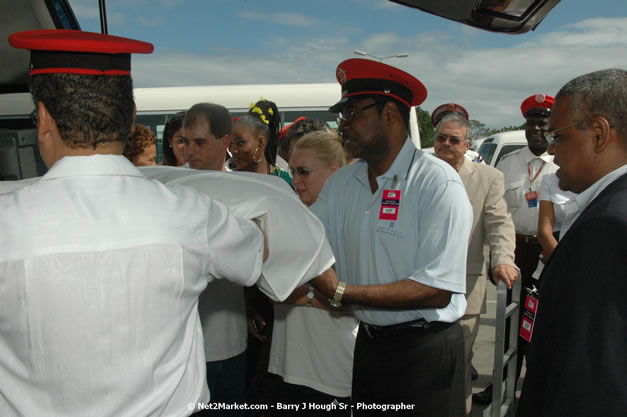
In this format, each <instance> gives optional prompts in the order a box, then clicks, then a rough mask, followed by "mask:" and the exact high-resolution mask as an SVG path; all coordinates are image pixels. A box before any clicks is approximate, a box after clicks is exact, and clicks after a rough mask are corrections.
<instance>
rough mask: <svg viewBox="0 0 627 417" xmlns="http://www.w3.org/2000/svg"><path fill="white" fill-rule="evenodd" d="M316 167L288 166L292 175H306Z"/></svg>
mask: <svg viewBox="0 0 627 417" xmlns="http://www.w3.org/2000/svg"><path fill="white" fill-rule="evenodd" d="M316 169H318V168H308V167H296V168H292V167H290V174H292V177H293V176H294V175H300V176H301V177H306V176H308V175H309V173H310V172H311V171H315V170H316Z"/></svg>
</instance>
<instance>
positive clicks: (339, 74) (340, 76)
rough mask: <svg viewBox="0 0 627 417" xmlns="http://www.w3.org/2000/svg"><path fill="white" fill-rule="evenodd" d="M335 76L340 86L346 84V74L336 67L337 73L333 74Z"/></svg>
mask: <svg viewBox="0 0 627 417" xmlns="http://www.w3.org/2000/svg"><path fill="white" fill-rule="evenodd" d="M335 75H336V77H337V80H338V81H339V82H340V84H344V83H345V82H346V73H345V72H344V69H343V68H339V67H338V69H337V71H336V72H335Z"/></svg>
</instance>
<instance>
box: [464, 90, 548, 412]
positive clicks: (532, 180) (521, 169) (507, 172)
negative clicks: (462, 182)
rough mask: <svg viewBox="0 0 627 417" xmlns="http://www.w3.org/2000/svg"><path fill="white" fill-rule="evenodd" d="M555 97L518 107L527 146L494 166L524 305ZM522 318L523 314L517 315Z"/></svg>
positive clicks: (482, 399)
mask: <svg viewBox="0 0 627 417" xmlns="http://www.w3.org/2000/svg"><path fill="white" fill-rule="evenodd" d="M554 102H555V99H554V98H553V97H551V96H548V95H545V94H535V95H532V96H530V97H527V98H526V99H525V100H524V101H523V102H522V104H521V106H520V110H521V112H522V115H523V117H524V118H525V121H526V124H525V136H526V138H527V146H525V147H523V148H520V149H517V150H515V151H514V152H511V153H509V154H507V155H505V156H504V157H503V158H502V159H501V160H500V161H499V163H498V165H497V166H496V167H497V168H498V169H499V170H501V171H502V172H503V175H504V176H505V200H506V201H507V209H508V211H509V212H510V213H511V214H512V220H513V221H514V226H515V228H516V251H515V263H516V265H517V266H518V268H520V275H521V278H522V282H521V283H522V286H521V288H522V289H521V292H520V306H521V308H522V306H524V301H525V297H526V295H527V291H526V290H525V288H529V289H532V288H533V287H534V285H535V286H536V287H538V285H537V282H536V281H535V279H534V278H532V276H531V275H532V274H533V272H534V271H535V269H536V266H537V265H538V259H539V256H540V253H541V252H542V247H541V246H540V243H538V238H537V234H538V211H539V206H538V205H539V200H538V194H539V192H540V185H541V184H542V177H543V176H545V175H547V174H552V173H554V172H555V171H557V169H558V166H557V165H555V164H554V163H553V156H552V155H549V154H548V153H547V149H548V146H549V145H548V143H547V141H546V139H545V137H544V134H545V133H547V132H548V130H549V117H550V116H551V109H552V107H553V103H554ZM520 319H522V314H521V315H520ZM526 345H527V342H526V341H525V340H524V339H523V338H522V337H520V336H519V337H518V348H517V354H518V356H517V364H516V379H518V377H519V376H520V372H521V369H522V361H523V357H524V354H525V347H526ZM473 400H474V401H475V402H477V403H489V402H491V401H492V386H491V385H490V386H488V387H487V388H486V389H485V390H484V391H482V392H480V393H478V394H475V395H474V396H473Z"/></svg>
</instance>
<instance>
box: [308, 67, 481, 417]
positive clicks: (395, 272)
mask: <svg viewBox="0 0 627 417" xmlns="http://www.w3.org/2000/svg"><path fill="white" fill-rule="evenodd" d="M337 78H338V81H339V82H340V84H341V85H342V99H341V100H340V101H339V102H338V103H337V104H336V105H334V106H333V107H331V109H330V111H332V112H339V113H340V118H339V119H338V120H339V131H340V134H341V135H342V140H343V143H344V146H346V147H347V148H348V150H349V151H350V153H351V154H352V155H354V156H355V157H358V158H361V160H360V161H358V162H356V163H355V164H353V165H350V166H348V167H345V168H343V169H341V170H340V171H338V172H337V173H335V174H334V175H333V176H331V177H330V178H329V179H328V180H327V182H326V184H325V186H324V188H323V190H322V192H321V194H320V195H319V196H318V200H317V202H316V203H315V204H314V206H312V211H313V212H314V213H315V214H316V215H317V216H318V217H319V218H320V219H321V220H322V222H323V223H324V225H325V229H326V232H327V236H328V239H329V242H330V243H331V246H332V248H333V251H334V253H335V257H336V264H335V268H336V271H337V274H338V277H339V279H340V283H339V285H338V286H337V289H336V291H335V295H334V297H333V298H332V299H331V300H330V301H331V302H332V304H336V305H341V303H342V302H345V303H350V305H351V307H352V308H353V309H354V311H355V315H356V316H357V317H358V318H359V320H360V322H361V323H360V328H359V334H358V336H357V342H356V347H355V357H354V365H353V392H352V400H353V411H354V414H355V415H356V416H359V415H364V414H367V415H372V414H379V413H383V412H385V411H386V410H390V409H395V410H398V411H402V412H403V413H404V415H423V416H424V415H429V416H459V415H463V414H464V408H465V406H464V341H463V337H462V330H461V327H460V326H459V324H458V323H457V320H458V319H459V318H460V317H461V316H462V315H463V314H464V311H465V308H466V300H465V298H464V293H465V291H466V288H465V282H466V252H467V247H468V238H469V235H470V229H471V225H472V209H471V206H470V203H469V201H468V197H467V195H466V191H465V188H464V185H463V183H462V181H461V179H460V178H459V176H458V175H457V173H456V172H455V171H454V170H453V169H452V168H451V167H450V165H448V164H447V163H446V162H443V161H441V160H438V159H436V158H433V157H431V156H429V155H425V154H424V153H423V152H421V151H420V150H417V149H416V148H415V147H414V145H413V144H412V141H411V139H410V138H408V136H407V123H408V118H409V109H410V106H415V105H418V104H420V103H421V102H422V101H424V99H425V98H426V89H425V87H424V86H423V85H422V83H420V81H418V80H417V79H416V78H414V77H413V76H411V75H410V74H407V73H405V72H403V71H400V70H398V69H396V68H394V67H390V66H389V65H385V64H383V63H379V62H375V61H370V60H363V59H350V60H347V61H344V62H342V63H341V64H340V65H339V66H338V68H337Z"/></svg>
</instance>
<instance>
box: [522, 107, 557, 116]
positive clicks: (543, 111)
mask: <svg viewBox="0 0 627 417" xmlns="http://www.w3.org/2000/svg"><path fill="white" fill-rule="evenodd" d="M534 114H537V115H538V116H544V117H550V116H551V109H547V108H546V107H533V108H531V109H529V110H527V111H526V112H525V114H524V117H529V116H532V115H534Z"/></svg>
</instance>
